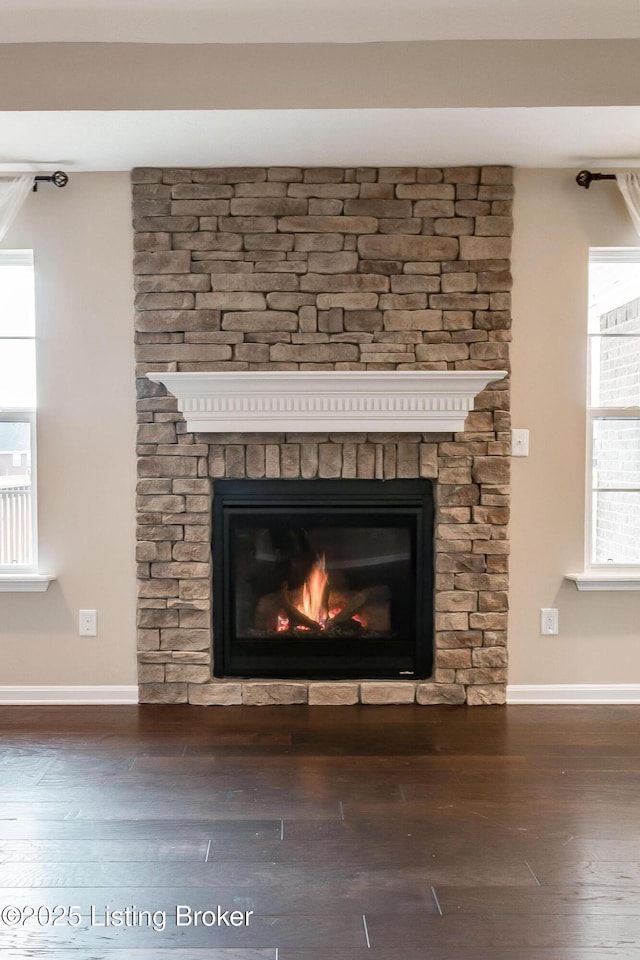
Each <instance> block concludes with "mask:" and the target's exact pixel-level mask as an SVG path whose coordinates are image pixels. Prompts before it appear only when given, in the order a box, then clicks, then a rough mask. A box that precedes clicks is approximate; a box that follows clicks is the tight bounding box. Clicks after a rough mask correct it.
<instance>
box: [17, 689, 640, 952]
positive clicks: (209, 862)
mask: <svg viewBox="0 0 640 960" xmlns="http://www.w3.org/2000/svg"><path fill="white" fill-rule="evenodd" d="M639 760H640V713H639V711H638V709H637V708H636V707H631V706H625V707H593V708H592V707H510V708H502V707H484V708H482V707H478V708H472V709H468V708H464V707H443V708H439V707H410V706H402V707H373V706H359V707H336V708H334V707H315V708H308V707H302V706H291V707H221V708H214V707H209V708H200V707H187V706H142V707H2V708H0V957H1V958H2V960H27V958H38V960H48V958H56V960H65V958H68V960H165V958H167V960H365V958H366V960H376V958H378V960H458V958H465V960H605V958H616V960H623V958H624V960H631V958H633V960H638V958H639V957H640V763H639ZM178 906H180V907H181V908H182V909H181V911H179V915H180V917H181V920H182V921H184V922H182V923H181V924H180V925H179V924H178V923H177V914H176V908H177V907H178ZM92 908H93V914H92ZM117 911H121V912H122V911H124V913H123V914H122V921H123V922H122V925H120V926H117V925H115V924H116V922H117V920H118V916H119V915H118V913H117ZM145 911H146V913H145ZM194 911H205V913H204V915H203V916H201V917H199V918H198V922H197V923H196V922H195V921H194V918H195V913H194ZM234 911H235V913H234ZM225 918H226V920H225ZM233 918H235V920H236V921H237V922H238V925H237V926H233ZM203 919H204V920H206V922H207V923H209V924H211V923H213V921H214V920H215V925H212V926H206V925H203V923H202V921H203ZM108 920H111V921H112V923H111V925H109V924H108V923H107V921H108Z"/></svg>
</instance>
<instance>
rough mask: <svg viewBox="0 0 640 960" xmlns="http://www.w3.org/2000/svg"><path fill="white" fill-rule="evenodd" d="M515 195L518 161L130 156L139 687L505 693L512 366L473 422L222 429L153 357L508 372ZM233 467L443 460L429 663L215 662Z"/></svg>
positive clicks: (292, 471) (409, 696) (395, 470)
mask: <svg viewBox="0 0 640 960" xmlns="http://www.w3.org/2000/svg"><path fill="white" fill-rule="evenodd" d="M512 192H513V188H512V185H511V171H510V169H509V168H507V167H482V168H480V167H462V168H452V169H422V168H416V167H407V168H380V169H378V168H371V167H367V168H356V169H335V168H329V169H327V168H316V169H298V168H288V167H287V168H283V167H279V168H271V169H265V168H239V169H211V170H201V169H197V170H183V169H165V170H161V169H138V170H135V171H134V172H133V215H134V221H133V223H134V231H135V250H136V253H135V258H134V264H135V268H134V272H135V287H136V309H137V313H136V351H137V363H138V365H137V377H138V380H137V382H138V398H139V399H138V416H139V427H138V454H139V466H138V477H139V480H138V510H139V516H138V528H137V535H138V544H137V551H138V552H137V558H138V561H139V567H138V577H139V604H138V650H139V664H140V666H139V671H140V672H139V681H140V699H141V700H142V701H143V702H164V703H183V702H190V703H201V704H209V703H212V704H213V703H224V704H231V703H253V704H261V703H274V702H275V703H306V702H308V703H354V702H357V701H361V702H366V703H385V702H413V701H415V700H417V702H418V703H463V702H465V701H466V702H467V703H469V704H479V703H501V702H503V701H504V697H505V682H506V660H507V653H506V642H507V634H506V627H507V596H508V594H507V586H508V580H507V562H508V552H509V544H508V539H507V520H508V510H509V487H508V475H509V454H510V446H509V440H510V433H509V413H508V410H509V383H508V378H507V379H506V380H504V381H501V382H499V383H496V384H495V385H492V386H491V387H490V388H489V389H487V390H485V391H484V392H483V393H482V394H481V395H480V397H479V398H478V400H477V402H476V408H475V411H474V412H473V413H471V414H470V415H469V417H468V419H467V421H466V427H465V432H464V433H460V434H455V435H451V434H422V435H421V434H398V435H394V434H369V435H366V434H338V433H332V430H331V424H330V423H327V428H326V433H324V434H321V435H319V434H294V433H289V434H279V435H264V434H257V435H248V434H225V435H221V434H193V433H187V432H186V428H185V424H184V421H183V419H182V417H181V415H180V414H179V413H177V412H176V409H177V408H176V401H175V400H174V398H173V397H171V396H167V394H166V391H165V389H164V387H162V386H160V385H158V384H155V383H152V382H150V381H149V380H147V379H146V377H145V374H146V373H147V372H148V371H154V370H155V371H167V370H185V371H194V370H229V371H234V370H235V371H238V376H242V371H245V370H276V369H281V370H282V369H286V370H294V369H296V370H297V369H300V370H319V369H320V370H333V369H335V370H349V369H352V370H384V369H397V370H420V369H422V370H441V369H459V370H460V369H508V363H509V339H510V334H509V328H510V293H509V290H510V285H511V277H510V272H509V253H510V236H511V231H512V219H511V203H512ZM216 477H249V478H251V477H253V478H256V479H258V478H262V477H274V478H275V477H284V478H287V477H291V478H294V477H296V478H297V477H303V478H312V477H358V478H363V479H364V478H379V479H391V478H394V477H405V478H414V477H431V478H434V480H435V481H436V485H435V489H436V504H437V508H436V509H437V517H436V521H437V526H436V542H435V550H436V599H435V609H436V615H435V616H436V622H435V631H436V632H435V647H436V649H435V669H434V675H433V677H432V678H431V679H430V680H428V681H424V682H415V681H394V682H391V681H389V682H383V681H376V682H373V681H367V680H366V678H363V681H362V682H353V681H349V682H346V681H345V682H343V683H328V682H307V681H305V679H304V678H301V679H300V681H295V682H294V681H282V680H280V681H279V680H278V679H277V678H274V680H273V681H265V680H260V681H253V682H252V681H240V680H235V679H234V680H214V679H212V674H211V671H212V662H211V660H212V632H211V605H212V598H211V576H212V567H211V551H210V538H211V504H212V479H214V478H216Z"/></svg>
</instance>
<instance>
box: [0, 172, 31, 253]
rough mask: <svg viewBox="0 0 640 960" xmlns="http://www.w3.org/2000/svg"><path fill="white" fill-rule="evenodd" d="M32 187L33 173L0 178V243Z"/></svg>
mask: <svg viewBox="0 0 640 960" xmlns="http://www.w3.org/2000/svg"><path fill="white" fill-rule="evenodd" d="M32 187H33V174H23V175H22V176H20V177H11V178H6V179H4V178H3V179H0V243H1V242H2V240H3V238H4V235H5V233H6V232H7V230H8V229H9V227H10V226H11V224H12V223H13V221H14V219H15V217H16V215H17V213H18V211H19V210H20V207H21V206H22V204H23V203H24V201H25V200H26V199H27V197H28V195H29V191H30V190H31V189H32Z"/></svg>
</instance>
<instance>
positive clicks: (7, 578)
mask: <svg viewBox="0 0 640 960" xmlns="http://www.w3.org/2000/svg"><path fill="white" fill-rule="evenodd" d="M55 579H56V578H55V577H54V576H52V575H50V574H47V573H0V593H44V591H45V590H47V589H48V587H49V584H50V583H51V581H52V580H55Z"/></svg>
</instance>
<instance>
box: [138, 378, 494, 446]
mask: <svg viewBox="0 0 640 960" xmlns="http://www.w3.org/2000/svg"><path fill="white" fill-rule="evenodd" d="M506 375H507V371H506V370H399V371H396V370H384V371H380V372H373V371H372V372H369V371H363V370H322V371H319V370H312V371H299V370H296V371H288V370H287V371H282V370H268V371H255V372H254V371H249V372H241V373H235V372H234V373H228V372H224V373H219V372H211V373H164V372H158V373H148V374H147V377H148V378H149V379H150V380H153V381H154V382H155V383H162V384H164V386H165V387H166V388H167V390H168V391H169V392H170V393H172V394H173V395H174V396H175V397H176V398H177V400H178V409H179V410H180V412H181V413H182V414H183V415H184V417H185V420H186V422H187V429H188V430H189V431H191V432H193V433H245V432H250V433H259V432H262V433H277V432H282V431H289V432H299V433H322V432H326V431H327V429H330V430H332V431H334V432H344V433H349V432H359V431H367V432H372V433H375V432H384V433H412V432H418V433H422V432H425V433H426V432H428V433H437V432H442V433H459V432H461V431H462V430H464V421H465V419H466V417H467V414H468V413H469V411H471V410H473V403H474V400H475V398H476V396H477V395H478V394H479V393H480V392H481V391H482V390H484V389H485V387H487V386H488V385H489V384H490V383H493V382H495V381H498V380H502V379H503V378H504V377H506Z"/></svg>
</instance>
